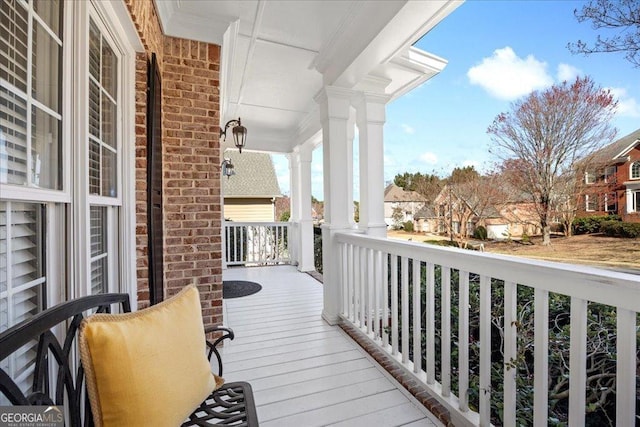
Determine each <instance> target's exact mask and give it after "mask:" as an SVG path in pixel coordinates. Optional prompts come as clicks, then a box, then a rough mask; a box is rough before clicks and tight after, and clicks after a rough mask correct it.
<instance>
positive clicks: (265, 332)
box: [222, 266, 442, 427]
mask: <svg viewBox="0 0 640 427" xmlns="http://www.w3.org/2000/svg"><path fill="white" fill-rule="evenodd" d="M223 277H224V280H249V281H252V282H258V283H260V284H261V285H262V290H261V291H260V292H258V293H257V294H254V295H251V296H247V297H242V298H234V299H228V300H225V302H224V318H225V325H227V326H230V327H231V328H233V330H234V332H235V335H236V338H235V340H234V341H232V342H230V343H229V342H228V341H227V342H226V343H225V348H224V349H223V351H222V357H223V362H224V369H225V371H224V377H225V379H226V380H227V381H229V382H230V381H240V380H242V381H248V382H250V383H251V386H252V387H253V390H254V394H255V399H256V406H257V411H258V419H259V420H260V425H261V426H264V427H269V426H278V427H287V426H292V427H311V426H326V425H332V426H363V427H383V426H441V425H442V424H441V423H440V422H439V421H438V420H436V418H435V417H434V416H433V415H432V414H430V413H429V412H428V411H427V410H426V409H425V408H424V407H423V406H422V405H420V404H419V403H418V402H417V401H415V400H414V399H413V397H411V396H409V395H408V394H407V393H406V391H405V390H404V389H403V388H402V387H401V386H400V385H399V384H398V383H397V382H396V381H395V380H393V379H392V378H391V377H390V376H389V375H388V374H387V373H386V371H384V369H383V368H382V367H380V366H379V365H378V364H377V363H376V362H375V361H374V360H373V359H371V358H370V357H369V356H368V355H367V354H366V353H365V352H364V350H362V349H361V348H360V346H358V344H356V343H355V342H354V341H353V340H351V338H350V337H349V336H348V335H347V334H345V333H344V332H343V331H342V330H341V329H340V328H339V327H335V326H329V325H328V324H327V323H325V322H324V321H323V320H322V318H321V317H320V314H321V311H322V285H321V284H320V283H318V282H317V281H316V280H315V279H313V278H312V277H310V276H309V275H307V274H305V273H299V272H298V271H297V270H296V269H295V268H294V267H291V266H279V267H253V268H230V269H228V270H225V271H224V274H223Z"/></svg>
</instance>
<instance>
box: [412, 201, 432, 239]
mask: <svg viewBox="0 0 640 427" xmlns="http://www.w3.org/2000/svg"><path fill="white" fill-rule="evenodd" d="M413 222H414V230H415V231H418V232H422V233H435V232H437V231H438V216H437V215H436V212H435V210H434V209H433V206H431V205H428V204H425V205H424V206H423V207H422V208H420V209H419V210H418V212H416V213H415V214H414V215H413Z"/></svg>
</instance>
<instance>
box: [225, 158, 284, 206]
mask: <svg viewBox="0 0 640 427" xmlns="http://www.w3.org/2000/svg"><path fill="white" fill-rule="evenodd" d="M224 157H225V158H228V159H231V163H233V166H234V170H235V172H236V174H235V175H233V176H232V177H230V178H228V179H227V178H225V177H223V178H222V194H223V195H224V197H245V198H264V197H280V196H282V193H281V192H280V186H279V185H278V178H277V176H276V170H275V168H274V167H273V161H272V160H271V155H269V154H266V153H252V152H250V151H244V152H242V153H239V152H238V151H236V150H227V151H225V152H224Z"/></svg>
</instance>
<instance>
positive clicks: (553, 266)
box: [336, 233, 640, 312]
mask: <svg viewBox="0 0 640 427" xmlns="http://www.w3.org/2000/svg"><path fill="white" fill-rule="evenodd" d="M336 237H337V239H338V242H340V243H346V244H351V245H355V246H362V247H366V248H369V249H373V250H376V251H380V252H383V253H389V254H393V255H397V256H403V257H407V258H412V259H415V260H419V261H424V262H428V263H433V264H437V265H442V266H445V267H450V268H454V269H457V270H462V271H466V272H470V273H475V274H480V275H485V276H489V277H492V278H495V279H499V280H505V281H510V282H514V283H517V284H521V285H525V286H529V287H532V288H538V289H543V290H547V291H550V292H555V293H559V294H564V295H569V296H574V297H578V298H582V299H585V300H588V301H592V302H596V303H601V304H606V305H610V306H615V307H620V308H624V309H627V310H632V311H635V312H640V276H637V275H633V274H628V273H621V272H617V271H610V270H604V269H600V268H595V267H589V266H582V265H572V264H563V263H557V262H551V261H542V260H535V259H528V258H517V257H513V256H509V255H499V254H490V253H485V252H475V251H469V250H465V249H458V248H448V247H437V246H433V245H426V244H421V243H416V242H404V241H398V240H390V239H385V238H379V237H371V236H364V235H361V234H354V233H336Z"/></svg>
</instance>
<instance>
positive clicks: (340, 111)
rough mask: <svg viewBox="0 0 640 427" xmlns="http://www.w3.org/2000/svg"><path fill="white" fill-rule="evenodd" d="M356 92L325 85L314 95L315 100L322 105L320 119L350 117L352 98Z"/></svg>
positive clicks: (344, 118)
mask: <svg viewBox="0 0 640 427" xmlns="http://www.w3.org/2000/svg"><path fill="white" fill-rule="evenodd" d="M353 94H354V92H353V91H352V90H350V89H345V88H341V87H335V86H324V87H323V88H322V89H320V91H318V93H317V94H316V95H315V96H314V97H313V100H314V101H315V102H316V103H317V104H318V105H319V106H320V107H321V108H320V120H321V121H326V120H327V119H329V118H331V119H340V120H348V119H349V109H350V108H351V98H352V97H353Z"/></svg>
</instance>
